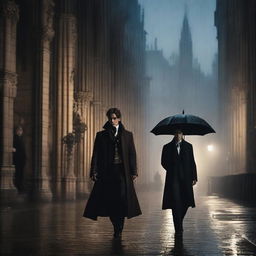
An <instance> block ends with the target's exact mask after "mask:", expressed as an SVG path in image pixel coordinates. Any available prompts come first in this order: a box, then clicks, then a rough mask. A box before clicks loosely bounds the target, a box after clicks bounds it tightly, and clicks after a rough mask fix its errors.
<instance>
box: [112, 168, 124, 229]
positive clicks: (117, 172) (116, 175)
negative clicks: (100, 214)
mask: <svg viewBox="0 0 256 256" xmlns="http://www.w3.org/2000/svg"><path fill="white" fill-rule="evenodd" d="M123 169H124V167H123V165H122V164H114V165H113V168H112V173H111V175H110V180H111V182H110V188H109V192H110V194H111V195H110V197H109V202H108V205H109V208H110V209H109V214H110V215H109V216H110V217H109V218H110V220H111V222H112V224H113V226H114V231H115V232H122V230H123V227H124V218H125V216H126V212H127V206H126V204H127V203H126V185H125V178H124V170H123Z"/></svg>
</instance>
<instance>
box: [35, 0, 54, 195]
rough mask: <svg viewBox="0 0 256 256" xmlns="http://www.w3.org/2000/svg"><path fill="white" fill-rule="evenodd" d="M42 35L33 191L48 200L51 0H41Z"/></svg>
mask: <svg viewBox="0 0 256 256" xmlns="http://www.w3.org/2000/svg"><path fill="white" fill-rule="evenodd" d="M41 15H42V16H41V38H40V52H39V74H38V84H39V89H38V93H37V97H38V98H37V99H38V102H37V104H38V106H39V107H38V108H37V115H36V127H37V128H36V158H35V193H34V195H36V196H37V197H39V198H41V199H44V200H50V199H51V198H52V192H51V189H50V179H49V168H50V164H49V146H48V139H49V92H50V66H51V63H50V59H51V49H50V44H51V41H52V39H53V36H54V30H53V16H54V3H53V1H52V0H43V1H42V14H41Z"/></svg>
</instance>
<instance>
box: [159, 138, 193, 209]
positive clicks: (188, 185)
mask: <svg viewBox="0 0 256 256" xmlns="http://www.w3.org/2000/svg"><path fill="white" fill-rule="evenodd" d="M161 164H162V166H163V167H164V169H165V170H166V178H165V187H164V195H163V205H162V209H172V207H173V197H172V184H173V180H174V175H177V176H178V177H179V178H178V180H179V182H180V186H181V189H182V197H183V198H185V200H184V204H185V205H186V206H187V207H189V206H191V207H195V199H194V192H193V185H192V181H193V180H196V181H197V170H196V164H195V160H194V154H193V147H192V145H191V144H190V143H188V142H186V141H185V140H182V142H181V146H180V154H179V155H178V152H177V148H176V143H175V140H174V139H173V140H172V141H171V142H170V143H168V144H166V145H164V147H163V150H162V158H161Z"/></svg>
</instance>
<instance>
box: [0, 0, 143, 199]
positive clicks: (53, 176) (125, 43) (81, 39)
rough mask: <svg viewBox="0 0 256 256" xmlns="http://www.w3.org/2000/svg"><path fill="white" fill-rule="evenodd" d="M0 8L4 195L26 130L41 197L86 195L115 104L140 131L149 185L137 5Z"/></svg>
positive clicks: (132, 0)
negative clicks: (97, 140)
mask: <svg viewBox="0 0 256 256" xmlns="http://www.w3.org/2000/svg"><path fill="white" fill-rule="evenodd" d="M0 12H1V15H0V89H1V94H0V97H1V100H0V108H1V123H0V139H1V142H0V178H1V183H0V190H1V192H0V193H2V194H3V191H13V190H14V187H13V184H12V176H13V172H14V167H13V165H12V141H13V137H12V136H13V127H14V125H20V126H22V128H23V129H24V140H25V143H26V150H27V160H28V161H27V165H26V168H25V170H26V180H27V181H28V183H29V184H28V187H29V189H31V190H32V191H33V194H34V195H38V196H39V197H43V198H51V197H52V194H54V195H57V196H61V195H62V194H64V195H67V196H68V197H70V198H74V197H75V194H76V192H77V193H78V194H84V193H85V192H86V191H87V184H88V178H89V177H88V171H89V165H90V158H91V154H92V145H93V140H94V137H95V134H96V132H97V131H99V130H101V129H102V125H103V124H104V122H105V120H106V116H105V113H106V110H107V109H108V108H109V107H112V106H115V107H118V108H120V109H121V111H122V114H123V119H124V124H125V125H126V126H127V128H128V129H129V130H132V131H133V132H134V136H135V143H136V146H137V151H138V160H139V170H140V181H139V182H140V183H143V182H147V179H148V178H147V177H148V170H147V169H148V168H147V167H146V160H145V159H146V158H145V157H146V152H145V151H146V150H145V149H146V148H147V141H146V137H145V135H144V134H145V132H144V130H145V125H144V124H145V123H146V117H147V108H146V106H147V105H146V102H147V91H148V79H147V78H146V76H145V63H144V61H145V31H144V20H143V19H144V17H143V13H142V11H141V8H140V5H139V4H138V1H137V0H125V1H123V0H122V1H121V0H118V1H108V0H86V1H84V0H41V1H32V0H22V1H21V0H16V1H14V0H1V1H0ZM16 42H17V43H16ZM13 120H14V121H13ZM144 170H145V171H144Z"/></svg>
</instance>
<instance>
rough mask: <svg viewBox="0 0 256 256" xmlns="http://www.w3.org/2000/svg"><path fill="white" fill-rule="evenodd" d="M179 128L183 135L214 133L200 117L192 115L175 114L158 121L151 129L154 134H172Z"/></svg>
mask: <svg viewBox="0 0 256 256" xmlns="http://www.w3.org/2000/svg"><path fill="white" fill-rule="evenodd" d="M177 130H181V131H182V132H183V134H184V135H205V134H207V133H215V131H214V130H213V128H212V127H211V126H210V125H209V124H208V123H207V122H206V121H205V120H203V119H202V118H200V117H198V116H193V115H185V114H184V112H183V114H177V115H174V116H169V117H167V118H165V119H163V120H162V121H161V122H159V123H158V124H157V125H156V126H155V127H154V128H153V130H152V131H151V132H152V133H154V134H155V135H167V134H172V135H174V133H175V131H177Z"/></svg>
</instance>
